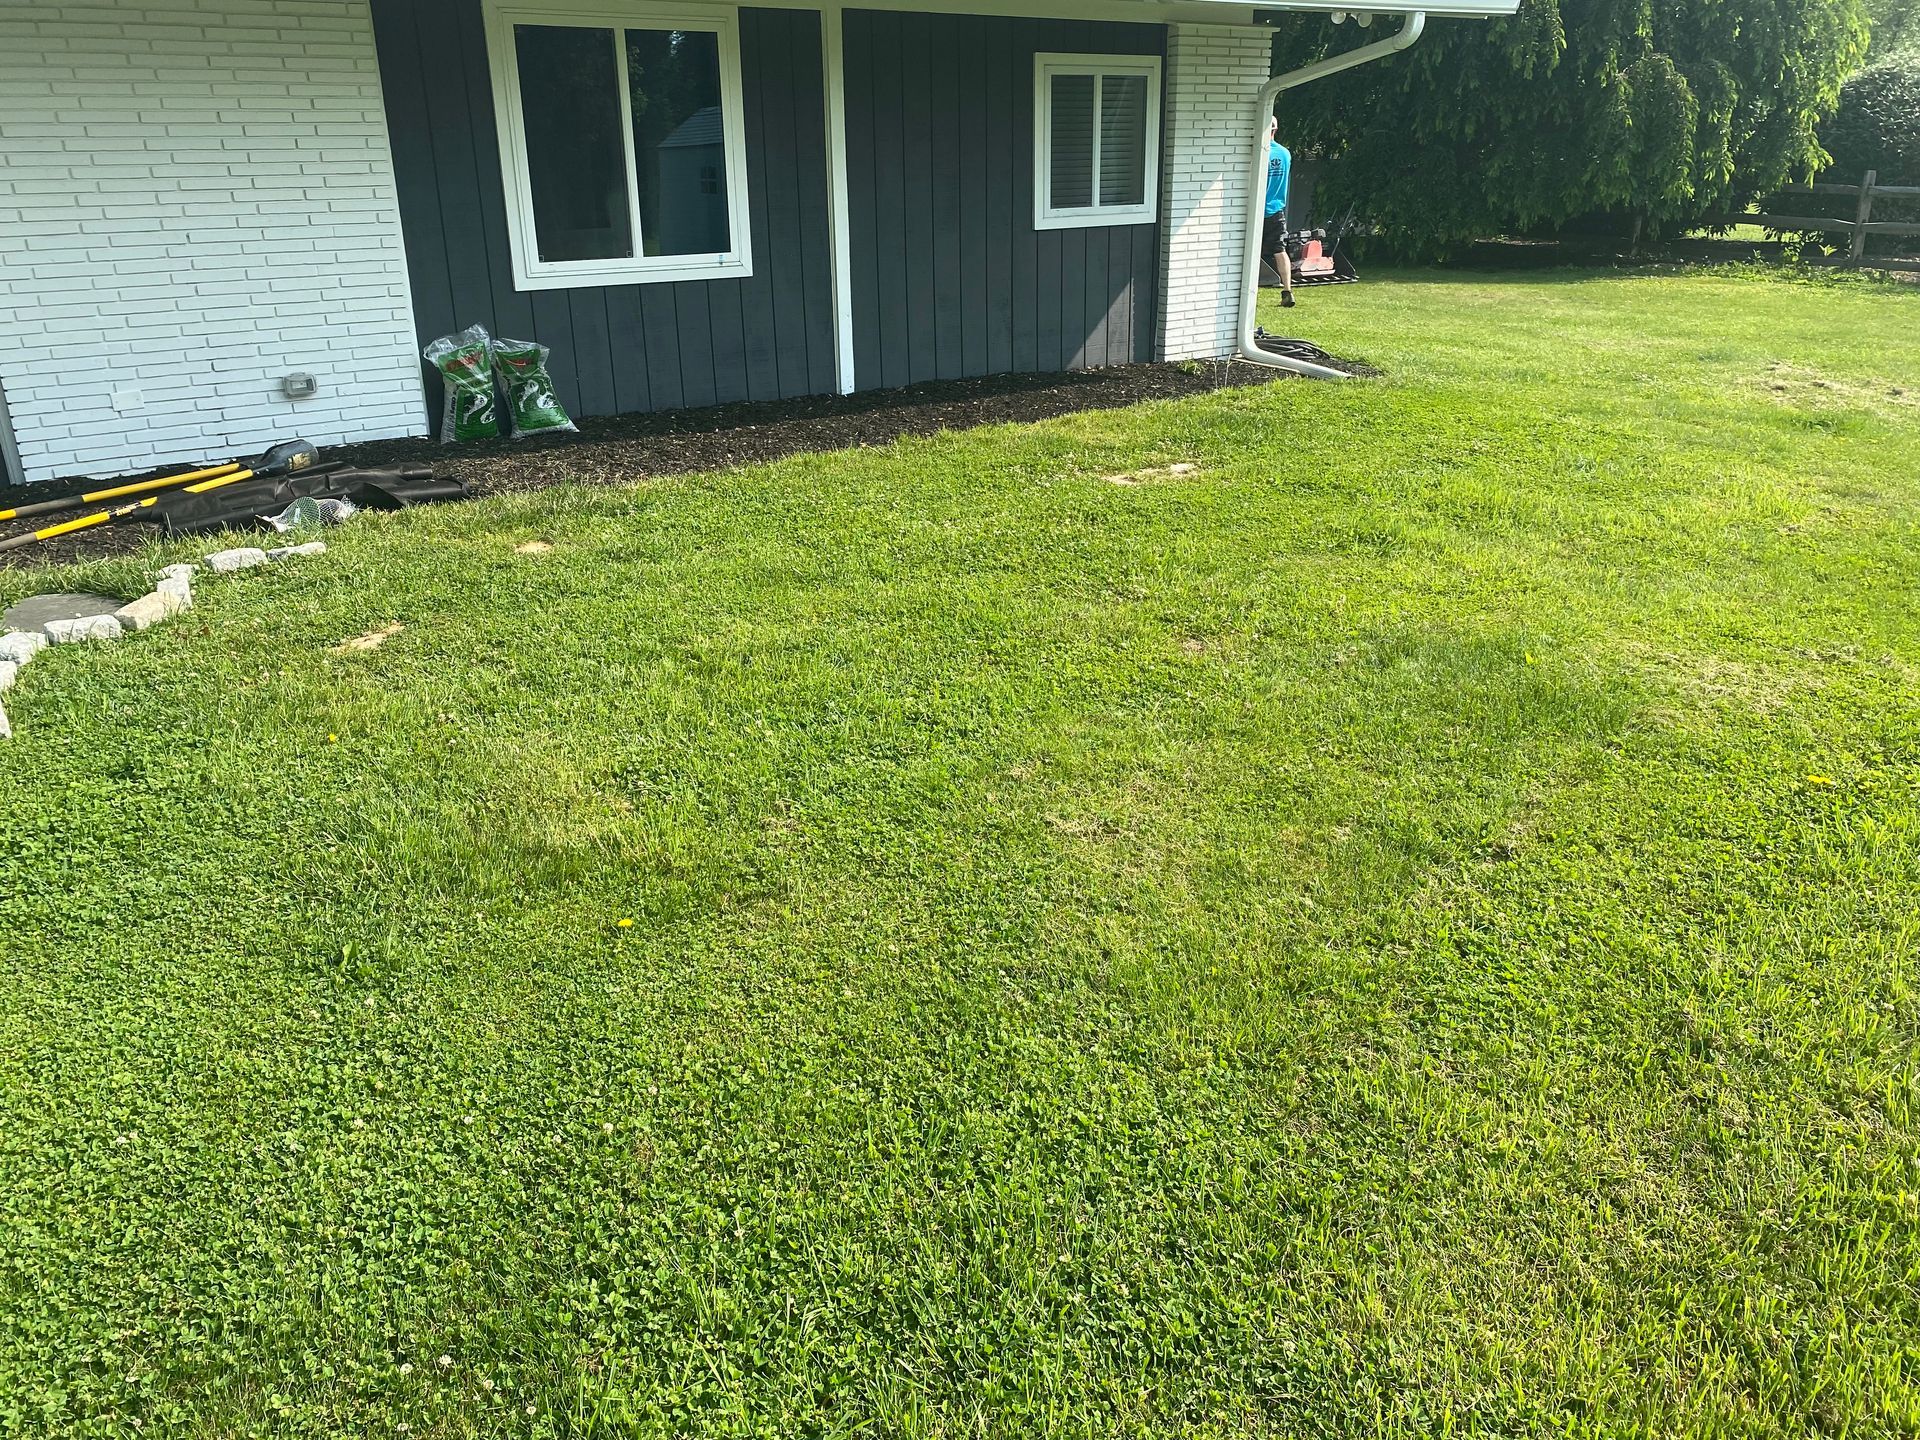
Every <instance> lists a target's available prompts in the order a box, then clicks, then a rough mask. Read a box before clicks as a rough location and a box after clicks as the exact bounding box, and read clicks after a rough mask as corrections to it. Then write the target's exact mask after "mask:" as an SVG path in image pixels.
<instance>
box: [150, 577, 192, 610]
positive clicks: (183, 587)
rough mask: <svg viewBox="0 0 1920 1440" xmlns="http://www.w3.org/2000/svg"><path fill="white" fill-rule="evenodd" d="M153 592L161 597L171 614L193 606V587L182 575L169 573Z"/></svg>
mask: <svg viewBox="0 0 1920 1440" xmlns="http://www.w3.org/2000/svg"><path fill="white" fill-rule="evenodd" d="M153 593H154V594H156V595H158V596H159V597H160V599H161V602H162V603H163V604H165V606H166V607H167V614H169V615H178V614H179V613H180V612H181V611H182V610H191V609H192V608H193V587H192V586H191V585H189V584H188V583H187V582H186V580H185V579H184V578H182V577H180V576H174V575H169V576H168V577H167V578H166V579H164V580H162V581H161V582H160V584H159V587H158V588H157V589H156V590H155V591H154V592H153Z"/></svg>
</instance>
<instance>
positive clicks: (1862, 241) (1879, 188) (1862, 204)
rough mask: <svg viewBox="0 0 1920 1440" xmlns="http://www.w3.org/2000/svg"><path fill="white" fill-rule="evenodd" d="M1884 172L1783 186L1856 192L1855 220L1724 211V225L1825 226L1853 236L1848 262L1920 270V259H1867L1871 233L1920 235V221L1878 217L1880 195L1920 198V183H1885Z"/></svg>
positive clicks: (1803, 191)
mask: <svg viewBox="0 0 1920 1440" xmlns="http://www.w3.org/2000/svg"><path fill="white" fill-rule="evenodd" d="M1879 179H1880V172H1879V171H1878V170H1869V171H1868V172H1867V173H1866V176H1865V178H1863V179H1862V180H1861V181H1860V183H1859V184H1858V185H1829V184H1820V185H1804V186H1794V187H1792V188H1790V189H1786V190H1782V191H1781V192H1780V193H1781V194H1782V195H1853V196H1857V197H1858V201H1859V203H1858V204H1857V205H1856V206H1855V207H1854V215H1853V219H1851V220H1841V219H1837V218H1836V217H1834V216H1832V215H1722V216H1720V217H1719V222H1718V223H1720V224H1723V225H1764V226H1766V227H1767V228H1768V229H1769V230H1823V231H1828V232H1831V233H1838V234H1843V235H1850V236H1852V237H1853V238H1852V240H1851V241H1850V243H1849V244H1848V247H1847V258H1846V260H1845V261H1843V262H1841V263H1844V264H1848V265H1877V266H1879V267H1881V268H1882V269H1887V270H1920V260H1890V259H1878V258H1876V259H1873V260H1868V259H1867V237H1868V236H1869V235H1920V224H1912V223H1909V222H1907V221H1904V220H1875V219H1874V218H1873V202H1874V199H1875V197H1877V196H1882V195H1884V196H1886V197H1887V198H1888V199H1896V198H1899V199H1920V185H1882V184H1880V183H1879Z"/></svg>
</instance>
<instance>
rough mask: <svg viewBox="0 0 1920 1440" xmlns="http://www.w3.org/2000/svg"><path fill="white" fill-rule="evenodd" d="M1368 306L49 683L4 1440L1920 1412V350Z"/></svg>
mask: <svg viewBox="0 0 1920 1440" xmlns="http://www.w3.org/2000/svg"><path fill="white" fill-rule="evenodd" d="M1277 322H1278V317H1277V312H1276V315H1275V316H1273V317H1270V318H1269V323H1270V324H1276V325H1277ZM1287 324H1288V328H1290V329H1292V330H1294V331H1296V332H1301V333H1308V334H1311V335H1313V336H1315V338H1317V339H1319V340H1320V341H1321V342H1322V343H1323V344H1325V345H1326V346H1327V348H1329V349H1330V350H1333V351H1335V352H1337V353H1340V354H1347V355H1361V356H1364V357H1365V358H1367V359H1369V360H1371V361H1373V362H1374V363H1376V364H1378V365H1380V366H1382V367H1383V368H1384V369H1386V370H1387V371H1388V372H1389V377H1388V378H1387V379H1386V380H1383V381H1378V382H1368V383H1364V384H1352V385H1305V384H1287V385H1279V386H1273V387H1267V388H1263V389H1259V390H1235V391H1223V392H1220V393H1219V394H1216V395H1213V396H1210V397H1204V398H1200V399H1195V400H1187V401H1181V402H1176V403H1170V404H1163V405H1155V406H1149V407H1145V408H1141V409H1138V410H1134V411H1127V412H1105V413H1098V414H1090V415H1084V416H1079V417H1074V418H1070V419H1067V420H1062V421H1058V422H1053V423H1048V424H1043V425H1037V426H1033V427H1027V428H1020V427H1010V428H1001V429H993V430H986V431H978V432H971V433H967V434H963V435H952V436H944V437H938V438H935V439H931V440H919V441H912V442H906V443H903V444H901V445H899V446H898V447H894V448H890V449H884V450H866V451H857V452H852V453H847V454H839V455H824V456H813V457H805V458H800V459H795V460H790V461H786V462H783V463H781V464H778V465H774V466H768V467H762V468H755V469H749V470H744V471H739V472H728V473H725V474H717V475H708V476H696V477H690V478H679V479H674V480H671V481H662V482H659V483H655V484H646V485H641V486H637V487H635V488H631V489H615V490H599V489H596V490H586V489H574V490H568V489H562V490H555V491H549V492H545V493H542V494H538V495H533V496H525V497H515V498H506V499H496V500H490V501H486V502H482V503H476V504H473V505H467V506H459V507H448V508H445V509H436V510H431V511H422V512H417V513H411V514H407V515H403V516H399V517H394V518H387V517H379V516H367V517H362V518H361V519H359V520H357V521H355V522H354V524H353V525H352V526H350V527H348V528H345V529H343V530H340V531H338V532H336V533H335V534H334V535H332V536H330V537H329V539H330V541H331V543H332V546H333V548H332V550H331V551H330V553H329V554H328V555H326V556H325V557H323V558H321V559H318V560H314V561H312V562H309V563H306V564H303V565H299V566H297V567H296V566H288V567H284V568H280V569H276V570H274V571H272V572H269V573H263V574H256V575H250V576H246V577H240V578H234V579H231V580H209V581H206V582H204V583H203V585H202V587H201V590H200V601H199V605H198V608H197V609H196V610H195V611H194V612H193V614H192V615H191V617H189V618H187V619H186V620H183V621H181V622H178V623H176V624H174V625H172V626H170V627H168V628H165V629H162V630H159V631H156V632H153V633H151V634H148V635H144V636H141V637H138V638H136V639H134V640H131V641H128V642H126V643H124V644H122V645H120V646H118V647H115V648H103V649H94V650H63V651H60V652H57V653H54V654H50V655H48V656H45V657H42V659H40V660H39V661H36V662H35V664H34V665H33V666H32V667H31V668H30V669H29V671H28V672H27V674H26V675H25V676H24V678H23V680H22V682H21V684H20V686H19V688H18V689H16V690H15V691H14V692H13V693H12V694H11V695H9V697H8V704H9V710H10V712H11V713H12V716H13V719H14V723H15V727H16V729H17V731H18V732H19V735H18V738H17V739H16V740H15V741H14V742H13V743H12V744H11V745H8V746H7V747H5V748H4V749H0V1433H9V1434H22V1435H26V1434H35V1435H38V1434H85V1433H93V1434H102V1435H105V1434H123V1433H131V1432H132V1431H134V1429H135V1427H136V1425H138V1426H139V1427H140V1428H141V1429H142V1430H143V1431H144V1433H149V1434H152V1433H200V1434H208V1435H223V1436H224V1435H230V1434H231V1435H242V1434H262V1433H278V1434H288V1435H301V1436H311V1435H320V1434H339V1435H354V1436H359V1435H388V1434H395V1433H400V1427H402V1426H405V1427H407V1430H406V1431H405V1433H408V1434H410V1435H412V1436H422V1435H437V1434H444V1435H467V1434H500V1435H536V1436H540V1435H546V1436H552V1435H567V1436H578V1435H629V1434H632V1435H662V1436H665V1435H696V1434H698V1435H710V1434H728V1435H731V1434H753V1435H768V1436H783V1437H785V1436H795V1435H849V1434H853V1433H856V1432H858V1433H865V1434H872V1435H909V1436H943V1437H945V1436H955V1437H957V1436H964V1435H996V1436H999V1435H1005V1436H1021V1437H1029V1436H1042V1435H1045V1436H1088V1437H1095V1436H1098V1437H1112V1436H1122V1435H1138V1436H1149V1435H1150V1436H1155V1437H1164V1436H1181V1435H1185V1436H1224V1435H1246V1434H1256V1435H1275V1436H1279V1435H1353V1436H1379V1435H1400V1436H1409V1437H1412V1436H1431V1435H1437V1434H1444V1433H1455V1434H1462V1433H1488V1434H1506V1435H1538V1434H1572V1435H1596V1436H1597V1435H1625V1434H1646V1435H1668V1434H1687V1435H1699V1436H1708V1435H1712V1436H1732V1435H1742V1436H1744V1435H1754V1436H1762V1435H1767V1436H1771V1435H1782V1436H1784V1435H1801V1434H1806V1433H1809V1432H1823V1433H1824V1432H1836V1433H1839V1432H1844V1433H1851V1434H1860V1435H1867V1434H1874V1435H1901V1434H1913V1433H1915V1432H1916V1431H1920V1351H1917V1350H1916V1348H1915V1338H1914V1337H1915V1336H1916V1334H1920V1299H1917V1298H1916V1294H1917V1291H1916V1287H1917V1286H1920V1201H1916V1198H1915V1196H1916V1192H1920V1123H1917V1122H1916V1116H1915V1104H1916V1101H1917V1100H1920V1066H1917V1065H1916V1053H1917V1052H1916V1043H1915V1042H1916V1027H1917V1026H1920V1000H1917V999H1916V991H1915V984H1916V981H1915V977H1916V974H1920V970H1917V969H1916V958H1917V957H1916V937H1917V936H1920V919H1916V917H1917V916H1920V804H1916V800H1917V798H1920V792H1917V791H1916V786H1917V785H1920V750H1916V742H1915V736H1916V735H1917V734H1920V688H1916V679H1915V675H1916V671H1915V667H1916V665H1920V619H1916V616H1917V615H1920V610H1916V604H1915V602H1916V599H1917V598H1920V597H1917V596H1916V575H1920V536H1917V535H1916V530H1915V520H1916V515H1917V514H1920V506H1916V493H1915V477H1916V475H1920V411H1917V410H1916V408H1915V403H1914V402H1915V388H1914V387H1915V385H1916V383H1920V295H1916V294H1913V293H1910V292H1904V291H1896V290H1892V289H1887V288H1879V287H1869V286H1842V285H1835V286H1819V287H1815V286H1792V285H1768V284H1762V283H1754V282H1752V281H1745V280H1739V279H1732V278H1725V279H1722V278H1703V277H1693V278H1687V277H1666V278H1656V277H1646V276H1635V277H1619V276H1608V277H1602V276H1598V275H1583V274H1579V273H1571V272H1570V273H1563V274H1554V275H1546V276H1540V275H1535V276H1525V277H1521V276H1452V275H1447V274H1444V273H1431V274H1410V275H1403V276H1398V277H1391V279H1390V280H1387V281H1381V280H1372V281H1370V282H1369V283H1368V284H1366V285H1363V286H1360V287H1355V288H1347V289H1340V290H1333V291H1316V292H1312V293H1309V294H1307V295H1305V296H1304V297H1303V302H1302V306H1301V308H1300V309H1299V310H1298V311H1295V312H1293V313H1292V314H1291V315H1289V316H1288V317H1287ZM1177 462H1188V463H1192V464H1194V465H1196V466H1197V467H1198V469H1197V471H1196V472H1195V473H1192V474H1189V475H1168V474H1162V475H1159V476H1155V477H1153V478H1152V479H1151V480H1150V481H1149V482H1148V483H1141V484H1134V485H1119V484H1115V483H1113V482H1112V481H1111V480H1110V479H1108V478H1106V477H1108V476H1112V475H1115V474H1119V473H1123V472H1127V473H1131V472H1136V471H1139V470H1143V469H1149V468H1160V469H1164V467H1166V466H1169V465H1172V464H1174V463H1177ZM533 539H542V540H546V541H549V542H551V544H552V545H553V549H552V551H551V552H550V553H542V554H523V553H517V551H516V547H518V546H520V545H522V544H524V543H525V542H527V541H529V540H533ZM139 570H140V567H139V565H138V564H136V563H134V562H124V561H115V562H105V563H102V564H100V565H98V566H94V567H89V570H88V572H87V573H85V574H82V575H78V576H74V575H69V576H66V577H62V579H63V580H74V579H80V580H84V581H86V582H87V583H91V584H97V585H104V586H107V587H109V588H111V587H113V586H116V585H118V586H121V587H124V588H127V589H128V590H129V593H130V592H131V589H132V588H133V587H135V586H137V585H138V583H139V579H140V575H139ZM47 578H48V577H46V576H44V575H42V576H31V575H26V574H22V573H6V572H0V597H5V598H11V597H12V596H13V595H16V594H18V593H22V592H23V591H24V590H25V589H26V588H28V587H29V586H31V585H33V584H35V583H37V582H39V581H44V580H45V579H47ZM394 625H397V626H399V627H401V628H399V629H398V630H397V631H394V632H393V633H392V634H391V635H390V636H389V637H388V638H387V639H386V640H385V642H384V643H383V644H381V645H380V646H378V647H377V648H370V649H366V650H361V651H351V650H349V651H341V650H339V649H337V648H336V647H338V646H339V645H340V643H341V642H342V641H344V640H347V639H349V638H352V637H355V636H360V635H364V634H368V633H371V632H374V631H377V630H380V629H382V628H384V627H388V626H394ZM628 920H631V921H632V922H633V923H632V924H631V925H627V924H624V923H623V922H625V921H628Z"/></svg>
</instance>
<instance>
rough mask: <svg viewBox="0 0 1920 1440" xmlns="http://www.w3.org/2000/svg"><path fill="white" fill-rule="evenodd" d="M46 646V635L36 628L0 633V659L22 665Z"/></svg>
mask: <svg viewBox="0 0 1920 1440" xmlns="http://www.w3.org/2000/svg"><path fill="white" fill-rule="evenodd" d="M46 648H47V637H46V636H44V635H42V634H41V633H40V632H39V631H38V630H15V631H13V632H12V633H11V634H7V635H0V660H5V661H8V662H10V663H11V664H14V665H24V664H26V663H27V662H28V661H29V660H31V659H33V657H34V656H36V655H38V654H39V653H40V652H41V651H42V650H44V649H46Z"/></svg>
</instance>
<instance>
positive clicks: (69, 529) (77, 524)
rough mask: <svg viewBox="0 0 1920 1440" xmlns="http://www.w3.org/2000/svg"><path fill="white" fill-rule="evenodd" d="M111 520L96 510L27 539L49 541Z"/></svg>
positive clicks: (48, 527)
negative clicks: (57, 536)
mask: <svg viewBox="0 0 1920 1440" xmlns="http://www.w3.org/2000/svg"><path fill="white" fill-rule="evenodd" d="M154 498H155V499H156V500H157V499H159V498H160V497H159V496H157V495H156V496H155V497H154ZM112 518H113V516H112V515H110V514H109V513H108V512H107V511H105V510H96V511H94V512H93V514H91V515H82V516H81V517H80V518H79V519H78V520H66V521H62V522H61V523H60V524H58V525H49V526H47V528H46V529H44V530H36V531H34V532H33V534H32V536H30V537H29V538H31V539H34V540H51V539H53V538H54V537H55V536H56V535H71V534H73V532H74V531H76V530H91V529H92V528H93V527H94V526H96V525H104V524H106V523H107V521H109V520H111V519H112Z"/></svg>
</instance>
